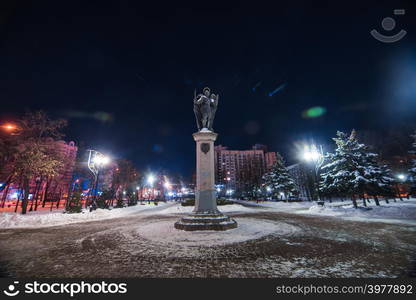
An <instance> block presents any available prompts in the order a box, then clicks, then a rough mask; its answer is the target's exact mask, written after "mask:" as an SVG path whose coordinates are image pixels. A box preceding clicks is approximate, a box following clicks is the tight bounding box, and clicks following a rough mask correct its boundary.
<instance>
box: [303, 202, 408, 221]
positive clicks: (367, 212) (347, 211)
mask: <svg viewBox="0 0 416 300" xmlns="http://www.w3.org/2000/svg"><path fill="white" fill-rule="evenodd" d="M298 213H302V214H311V215H322V216H334V217H342V218H345V219H351V220H356V221H379V222H386V223H389V222H391V223H397V222H395V220H398V221H402V222H399V223H409V224H416V201H414V200H406V201H397V202H390V203H389V204H387V203H383V204H381V205H380V206H376V205H375V204H374V202H372V203H370V204H368V207H359V208H358V209H355V208H354V207H353V205H352V204H346V205H342V206H340V205H338V206H335V205H334V206H331V205H325V206H323V207H322V206H318V205H314V206H311V207H310V208H309V209H308V210H305V211H300V212H298ZM403 221H405V222H403Z"/></svg>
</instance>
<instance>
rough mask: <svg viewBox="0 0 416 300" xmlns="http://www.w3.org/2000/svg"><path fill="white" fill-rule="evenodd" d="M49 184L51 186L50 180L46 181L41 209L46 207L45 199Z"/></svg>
mask: <svg viewBox="0 0 416 300" xmlns="http://www.w3.org/2000/svg"><path fill="white" fill-rule="evenodd" d="M50 184H51V180H48V179H46V186H45V193H44V194H43V201H42V207H45V205H46V200H47V199H46V198H47V197H48V192H49V186H50Z"/></svg>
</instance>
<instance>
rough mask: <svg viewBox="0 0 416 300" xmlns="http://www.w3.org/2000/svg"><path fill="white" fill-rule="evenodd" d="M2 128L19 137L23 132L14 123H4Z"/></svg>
mask: <svg viewBox="0 0 416 300" xmlns="http://www.w3.org/2000/svg"><path fill="white" fill-rule="evenodd" d="M0 128H1V129H2V130H4V131H6V132H8V133H10V134H11V135H18V134H19V133H20V131H21V128H19V127H18V126H17V125H16V124H13V123H4V124H3V125H1V126H0Z"/></svg>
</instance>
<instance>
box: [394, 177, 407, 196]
mask: <svg viewBox="0 0 416 300" xmlns="http://www.w3.org/2000/svg"><path fill="white" fill-rule="evenodd" d="M396 177H397V179H398V180H397V182H396V189H397V195H398V196H399V199H400V200H402V201H403V198H402V194H401V192H400V186H399V182H400V183H401V184H404V183H405V182H406V180H407V176H406V175H405V174H403V173H401V174H397V175H396Z"/></svg>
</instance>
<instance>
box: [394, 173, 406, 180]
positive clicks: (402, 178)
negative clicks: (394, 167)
mask: <svg viewBox="0 0 416 300" xmlns="http://www.w3.org/2000/svg"><path fill="white" fill-rule="evenodd" d="M396 177H397V179H399V180H400V181H401V182H405V181H406V179H407V176H406V175H404V174H397V176H396Z"/></svg>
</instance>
